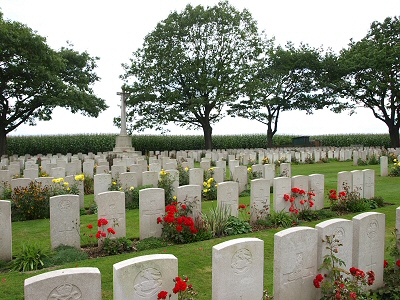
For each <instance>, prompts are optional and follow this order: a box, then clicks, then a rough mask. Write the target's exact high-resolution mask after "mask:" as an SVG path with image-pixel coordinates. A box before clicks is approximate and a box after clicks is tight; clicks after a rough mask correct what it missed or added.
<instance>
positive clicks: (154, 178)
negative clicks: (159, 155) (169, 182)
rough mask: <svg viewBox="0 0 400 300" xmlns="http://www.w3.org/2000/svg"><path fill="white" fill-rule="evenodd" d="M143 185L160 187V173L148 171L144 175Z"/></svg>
mask: <svg viewBox="0 0 400 300" xmlns="http://www.w3.org/2000/svg"><path fill="white" fill-rule="evenodd" d="M142 185H153V187H157V186H158V172H153V171H146V172H143V173H142Z"/></svg>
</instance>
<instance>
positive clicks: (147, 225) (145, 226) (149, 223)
mask: <svg viewBox="0 0 400 300" xmlns="http://www.w3.org/2000/svg"><path fill="white" fill-rule="evenodd" d="M164 214H165V194H164V189H161V188H149V189H143V190H140V191H139V220H140V239H145V238H148V237H160V236H161V233H162V224H157V218H158V217H163V215H164Z"/></svg>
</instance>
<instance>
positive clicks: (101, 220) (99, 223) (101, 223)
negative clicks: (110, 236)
mask: <svg viewBox="0 0 400 300" xmlns="http://www.w3.org/2000/svg"><path fill="white" fill-rule="evenodd" d="M107 224H108V220H107V219H105V218H100V219H98V221H97V227H101V226H103V225H107Z"/></svg>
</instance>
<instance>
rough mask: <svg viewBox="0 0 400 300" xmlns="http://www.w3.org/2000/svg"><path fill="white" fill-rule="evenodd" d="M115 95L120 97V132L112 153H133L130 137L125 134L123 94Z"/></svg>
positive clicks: (124, 97) (124, 95)
mask: <svg viewBox="0 0 400 300" xmlns="http://www.w3.org/2000/svg"><path fill="white" fill-rule="evenodd" d="M117 95H119V96H121V132H120V134H119V136H117V138H116V143H115V148H114V150H113V151H114V152H134V151H135V148H133V147H132V137H131V136H130V135H128V134H127V132H126V96H128V94H127V93H125V92H118V93H117Z"/></svg>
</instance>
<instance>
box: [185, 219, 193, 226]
mask: <svg viewBox="0 0 400 300" xmlns="http://www.w3.org/2000/svg"><path fill="white" fill-rule="evenodd" d="M183 224H184V225H185V226H187V227H191V226H194V221H193V219H192V218H191V217H184V220H183Z"/></svg>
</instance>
